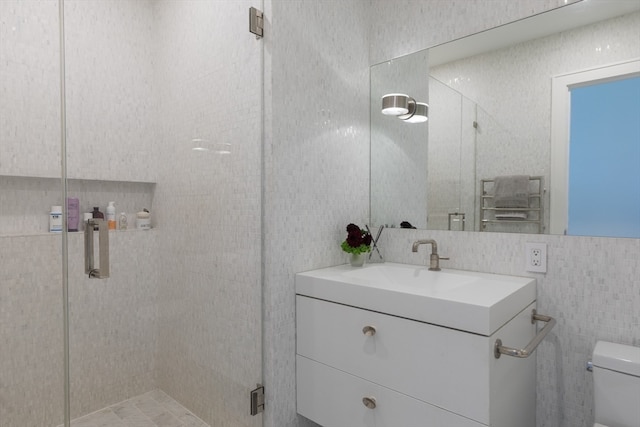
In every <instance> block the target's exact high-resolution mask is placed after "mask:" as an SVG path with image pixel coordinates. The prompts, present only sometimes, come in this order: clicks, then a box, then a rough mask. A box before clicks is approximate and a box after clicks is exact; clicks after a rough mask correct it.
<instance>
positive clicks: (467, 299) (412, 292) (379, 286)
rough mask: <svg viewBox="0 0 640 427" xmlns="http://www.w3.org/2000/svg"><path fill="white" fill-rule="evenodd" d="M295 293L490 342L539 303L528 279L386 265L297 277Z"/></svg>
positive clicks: (532, 281)
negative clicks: (426, 324) (465, 334)
mask: <svg viewBox="0 0 640 427" xmlns="http://www.w3.org/2000/svg"><path fill="white" fill-rule="evenodd" d="M296 293H297V294H299V295H305V296H309V297H313V298H319V299H323V300H328V301H334V302H337V303H340V304H346V305H350V306H354V307H360V308H364V309H368V310H374V311H379V312H381V313H387V314H391V315H395V316H400V317H405V318H408V319H414V320H418V321H422V322H427V323H432V324H436V325H440V326H445V327H449V328H454V329H459V330H463V331H467V332H471V333H476V334H481V335H486V336H490V335H492V334H493V333H494V332H495V331H497V330H498V329H499V328H500V327H501V326H502V325H504V324H505V323H507V322H508V321H509V320H511V319H512V318H513V317H514V316H515V315H516V314H518V313H519V312H520V311H522V310H523V309H524V308H525V307H527V306H528V305H529V304H531V303H532V302H533V301H535V299H536V280H535V279H533V278H529V277H517V276H506V275H499V274H487V273H477V272H472V271H462V270H451V269H442V271H429V270H428V269H427V267H425V266H420V265H409V264H397V263H390V262H386V263H382V264H368V265H365V266H364V267H351V266H350V265H348V264H346V265H339V266H336V267H329V268H323V269H320V270H312V271H307V272H304V273H298V274H296Z"/></svg>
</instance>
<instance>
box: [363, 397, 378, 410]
mask: <svg viewBox="0 0 640 427" xmlns="http://www.w3.org/2000/svg"><path fill="white" fill-rule="evenodd" d="M362 403H363V404H364V406H366V407H367V408H369V409H375V407H376V398H375V397H373V396H371V397H363V398H362Z"/></svg>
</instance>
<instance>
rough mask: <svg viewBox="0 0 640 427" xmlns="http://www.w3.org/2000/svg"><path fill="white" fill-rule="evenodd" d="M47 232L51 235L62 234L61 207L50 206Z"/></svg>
mask: <svg viewBox="0 0 640 427" xmlns="http://www.w3.org/2000/svg"><path fill="white" fill-rule="evenodd" d="M49 231H50V232H51V233H61V232H62V206H51V212H50V213H49Z"/></svg>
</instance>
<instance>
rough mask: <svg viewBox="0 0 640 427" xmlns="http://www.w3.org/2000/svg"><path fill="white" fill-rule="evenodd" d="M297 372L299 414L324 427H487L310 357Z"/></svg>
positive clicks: (300, 359) (300, 360) (299, 362)
mask: <svg viewBox="0 0 640 427" xmlns="http://www.w3.org/2000/svg"><path fill="white" fill-rule="evenodd" d="M296 369H297V379H298V381H297V411H298V413H299V414H301V415H303V416H305V417H307V418H309V419H310V420H312V421H314V422H316V423H318V424H320V425H322V426H324V427H345V426H349V427H397V426H402V427H484V425H483V424H480V423H477V422H475V421H472V420H470V419H468V418H465V417H461V416H459V415H456V414H453V413H451V412H448V411H445V410H443V409H441V408H438V407H436V406H433V405H429V404H427V403H424V402H421V401H419V400H417V399H414V398H411V397H409V396H406V395H403V394H400V393H397V392H395V391H393V390H390V389H387V388H385V387H381V386H379V385H377V384H374V383H372V382H369V381H365V380H363V379H362V378H358V377H356V376H353V375H350V374H347V373H345V372H342V371H339V370H337V369H334V368H331V367H329V366H326V365H323V364H321V363H318V362H315V361H313V360H310V359H308V358H306V357H302V356H297V357H296ZM365 397H368V398H371V397H373V398H374V399H375V408H372V409H370V408H367V407H366V406H365V405H364V403H363V398H365Z"/></svg>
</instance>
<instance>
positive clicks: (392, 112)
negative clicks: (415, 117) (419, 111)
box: [382, 93, 416, 116]
mask: <svg viewBox="0 0 640 427" xmlns="http://www.w3.org/2000/svg"><path fill="white" fill-rule="evenodd" d="M415 103H416V101H415V99H413V98H411V97H410V96H409V95H405V94H403V93H388V94H386V95H385V96H383V97H382V114H384V115H385V116H400V115H403V114H408V113H409V110H410V109H411V108H415Z"/></svg>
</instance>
